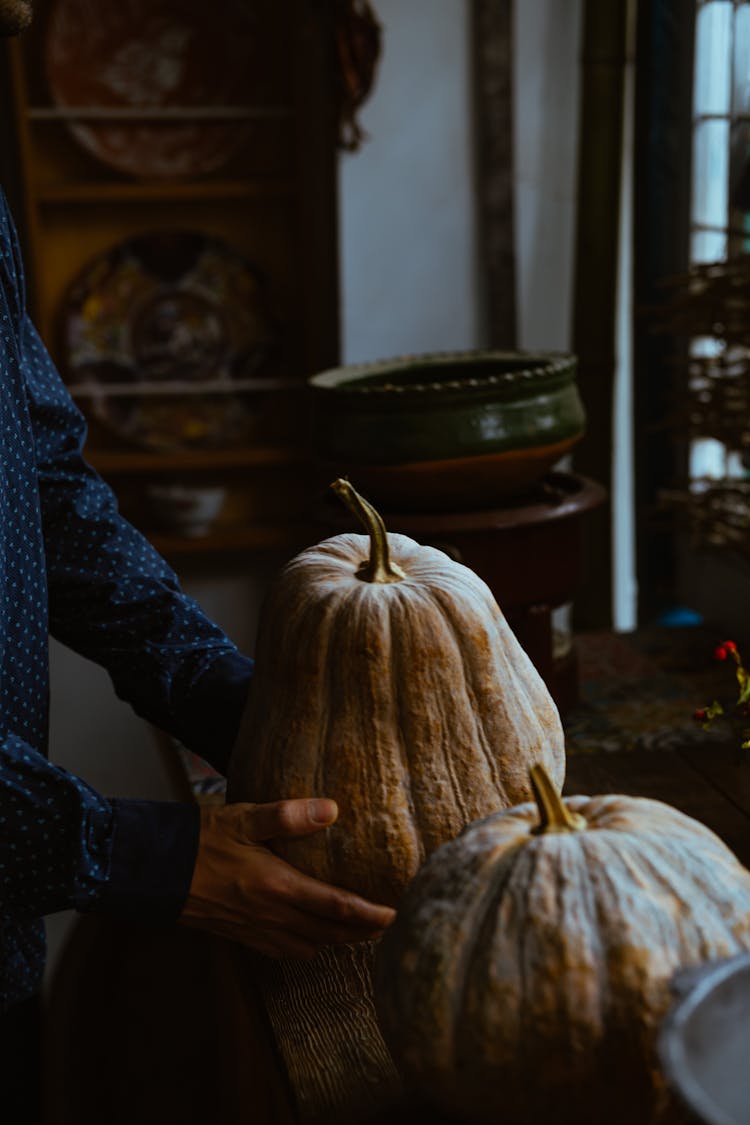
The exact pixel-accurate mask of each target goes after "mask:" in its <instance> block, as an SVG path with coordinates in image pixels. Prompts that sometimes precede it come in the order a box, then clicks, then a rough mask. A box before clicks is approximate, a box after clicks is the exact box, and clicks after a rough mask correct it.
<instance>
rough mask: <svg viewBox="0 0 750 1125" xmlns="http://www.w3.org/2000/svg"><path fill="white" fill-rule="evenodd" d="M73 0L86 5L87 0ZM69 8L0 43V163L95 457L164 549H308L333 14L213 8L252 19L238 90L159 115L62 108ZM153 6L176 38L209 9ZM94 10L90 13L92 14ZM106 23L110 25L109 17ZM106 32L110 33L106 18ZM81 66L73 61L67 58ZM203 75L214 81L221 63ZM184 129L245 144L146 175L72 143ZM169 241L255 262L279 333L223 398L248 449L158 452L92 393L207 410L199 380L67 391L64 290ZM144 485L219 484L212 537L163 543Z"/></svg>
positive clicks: (327, 340)
mask: <svg viewBox="0 0 750 1125" xmlns="http://www.w3.org/2000/svg"><path fill="white" fill-rule="evenodd" d="M81 4H83V6H84V7H85V0H79V3H78V6H79V7H80V6H81ZM63 5H68V6H70V7H71V11H72V13H73V15H75V8H76V3H75V2H74V0H37V2H36V5H35V21H34V25H33V27H32V28H31V29H30V30H29V31H28V32H26V33H25V35H24V36H23V37H22V38H21V39H19V40H14V41H11V42H8V43H6V44H4V45H3V46H4V53H3V60H2V62H3V70H2V76H1V77H2V87H3V94H4V104H5V105H6V106H9V107H10V108H11V109H12V113H6V114H4V120H3V124H2V134H3V135H2V137H1V138H0V139H1V140H2V148H3V152H2V158H0V159H1V162H2V165H3V167H2V173H3V179H4V185H5V188H6V192H7V194H8V196H9V199H10V202H11V206H12V208H13V210H14V213H15V216H16V220H17V223H18V226H19V228H20V232H21V237H22V243H23V247H24V254H25V261H26V270H27V275H28V278H27V281H28V294H29V304H30V307H31V311H32V315H33V316H34V319H35V321H36V323H37V326H38V328H39V330H40V332H41V334H42V336H43V339H44V341H45V343H46V344H47V347H48V348H49V350H50V352H51V354H52V356H53V358H54V359H55V361H56V363H57V365H58V367H59V369H60V371H61V373H62V374H63V377H64V378H65V379H66V381H68V382H69V384H70V385H71V393H72V394H73V396H74V397H75V398H76V400H77V401H78V403H79V405H80V406H81V408H82V409H83V411H84V412H85V413H86V414H87V416H88V419H89V441H88V445H87V454H88V456H89V459H90V460H91V462H92V463H93V464H94V465H95V466H96V467H97V468H98V469H99V470H100V472H101V473H102V475H104V476H105V477H106V478H107V479H108V480H109V481H110V482H111V483H112V484H113V486H114V488H115V490H116V491H117V492H118V495H119V497H120V500H121V504H122V507H123V510H125V511H126V512H127V514H128V515H130V517H131V518H132V519H133V521H134V522H136V523H137V524H138V525H139V526H141V527H142V529H143V530H144V531H145V532H146V533H147V534H148V535H149V536H150V537H151V538H152V540H153V541H154V542H155V543H156V544H157V546H158V547H159V548H160V549H162V550H163V551H164V553H166V554H167V555H168V556H175V558H176V559H177V558H179V557H183V556H184V557H187V556H198V555H207V554H212V553H214V554H215V553H216V552H218V553H220V554H223V553H227V552H231V551H236V550H241V551H247V550H252V549H253V548H254V547H258V548H262V547H267V546H274V545H281V546H284V545H287V544H289V545H291V546H296V543H297V540H298V539H300V540H302V541H304V539H305V535H304V532H302V531H301V528H300V524H303V523H304V521H305V520H306V512H307V510H308V501H309V492H310V488H311V485H310V472H309V465H308V460H307V451H306V442H307V395H306V392H305V378H306V376H307V375H309V374H311V373H313V372H314V371H317V370H321V369H323V368H325V367H327V366H330V365H334V364H335V363H336V362H337V359H338V286H337V249H336V168H335V161H336V125H337V123H336V104H335V56H334V52H335V39H334V19H333V4H332V3H329V2H326V0H247V2H246V3H245V4H244V6H242V5H239V6H238V8H237V9H235V6H234V3H231V4H227V5H226V7H224V6H223V4H220V5H216V6H215V7H216V9H217V11H219V12H220V13H221V15H220V16H216V17H215V22H216V23H217V24H218V21H219V19H222V18H223V19H225V21H226V22H225V23H224V24H223V25H220V27H222V28H223V34H225V35H226V36H228V37H231V36H232V35H233V28H232V17H231V12H232V11H233V10H236V11H239V9H240V8H242V10H243V11H244V12H245V13H247V11H248V10H249V12H250V13H251V18H252V20H253V34H252V39H251V41H249V43H248V51H247V65H246V67H243V80H242V91H241V96H240V97H239V98H235V99H234V100H233V102H232V104H226V105H225V104H216V101H215V100H214V101H212V102H211V103H210V104H198V103H196V101H195V98H194V97H192V96H188V97H187V98H186V99H185V101H186V102H189V103H190V104H174V100H172V101H170V103H169V104H156V105H155V104H153V99H152V100H151V102H149V99H148V98H144V99H141V100H140V101H139V99H137V98H135V99H131V100H130V101H128V100H127V99H125V101H124V102H123V103H122V104H115V105H113V104H111V103H110V104H101V103H100V104H72V102H74V101H75V98H73V99H71V98H70V97H67V98H65V99H63V100H61V99H60V97H59V92H58V95H57V96H56V93H55V85H56V84H55V82H54V80H51V69H52V68H53V65H54V62H53V61H51V52H50V39H51V37H52V36H54V35H55V34H58V35H59V27H58V23H56V21H59V13H60V9H61V6H63ZM139 7H141V5H139V4H138V3H136V4H130V5H124V6H122V9H123V11H125V10H126V9H129V10H130V19H131V21H132V19H133V15H134V14H136V15H137V10H138V9H139ZM152 7H154V8H156V9H160V8H161V9H162V17H163V21H164V20H166V21H167V24H168V20H169V14H170V12H171V13H173V16H172V18H173V19H175V20H178V21H181V26H183V28H184V26H187V25H189V23H190V19H191V18H192V17H191V14H190V13H191V12H193V11H194V12H195V13H200V12H201V10H205V9H206V5H205V3H203V2H202V0H201V2H199V0H195V2H192V0H185V3H184V5H182V6H180V5H177V6H175V5H174V4H171V5H170V4H169V3H162V4H159V3H156V4H154V5H152ZM147 8H148V6H147V5H146V6H144V11H146V9H147ZM93 10H94V11H99V12H100V13H101V9H98V8H97V6H96V5H94V9H93ZM115 10H116V9H114V8H113V9H112V10H111V11H112V12H114V11H115ZM175 12H177V13H179V14H178V15H176V16H175V15H174V13H175ZM95 18H96V19H97V20H99V19H100V18H101V17H100V15H97V16H96V17H95ZM107 18H112V19H114V16H113V15H111V13H108V14H107ZM196 18H198V17H197V15H196ZM200 18H205V12H204V14H203V16H201V17H200ZM126 22H127V21H126ZM97 26H98V25H97ZM112 26H113V29H114V30H113V31H112V34H117V26H118V25H117V22H116V20H115V23H114V24H113V25H112ZM85 30H86V29H85V27H83V26H82V27H81V48H80V49H81V54H82V58H81V66H82V67H83V68H85V66H86V59H85V52H86V50H87V49H90V45H89V47H88V48H87V44H86V40H85ZM126 34H129V35H132V39H133V41H132V43H127V44H125V43H124V42H123V50H124V48H125V47H126V46H127V48H128V50H129V51H130V55H129V56H128V60H129V61H128V65H129V66H131V67H133V68H137V66H138V65H139V61H138V60H139V58H140V56H139V55H138V51H139V35H141V34H142V31H141V29H139V27H138V26H137V24H136V25H135V26H131V27H130V28H128V27H127V26H126V25H123V31H122V35H123V36H125V35H126ZM226 45H227V46H229V45H230V40H227V44H226ZM142 47H143V43H142V42H141V43H140V49H142ZM117 48H118V43H117V41H116V40H115V41H114V43H113V49H114V50H117ZM75 49H76V47H75V42H74V43H73V52H75ZM123 57H125V56H123ZM235 61H236V51H235ZM74 62H75V60H74V56H73V55H71V54H70V52H69V54H68V56H67V62H66V65H68V66H69V67H71V66H73V65H74ZM58 65H59V60H58ZM213 65H214V66H215V67H216V68H217V69H216V78H217V82H218V80H219V78H220V77H221V61H220V55H218V54H217V55H216V57H215V58H214V60H213ZM82 73H83V72H82ZM64 77H67V78H70V75H68V76H64ZM79 77H80V76H79ZM209 77H210V76H209ZM52 78H54V75H52ZM75 79H76V75H75V74H73V76H72V79H71V81H69V82H68V86H69V87H70V88H72V89H75V87H76V81H75ZM58 85H59V83H58ZM82 88H83V89H85V84H83V86H82ZM186 88H187V89H188V90H189V89H190V87H189V86H188V87H186ZM187 125H190V126H191V127H193V128H194V129H197V130H198V131H200V130H203V131H206V130H209V131H210V130H211V129H219V128H223V129H227V128H229V129H234V130H235V132H236V133H237V134H238V135H239V136H240V141H239V143H238V144H237V145H236V146H235V148H234V149H233V151H232V152H231V155H229V156H228V157H227V158H226V159H225V160H223V161H222V162H221V163H220V166H217V167H216V168H214V169H211V170H208V171H203V170H198V171H197V172H196V173H195V174H188V175H178V176H176V175H163V174H158V175H154V174H149V169H148V167H144V168H143V170H142V174H139V173H140V171H141V170H140V169H138V170H137V171H135V172H128V171H122V170H120V169H119V168H118V167H116V166H113V165H112V163H111V162H109V161H107V160H106V159H102V157H101V153H100V152H99V151H97V146H96V144H94V145H93V147H92V145H91V144H89V143H86V142H85V137H84V141H83V142H82V140H81V133H80V130H81V129H88V130H93V131H94V133H93V135H94V136H95V137H96V136H100V137H101V136H106V130H114V129H117V130H121V131H124V134H123V135H125V136H126V137H127V136H128V132H127V131H128V130H130V135H131V136H132V138H133V142H134V144H138V143H142V142H143V138H144V136H145V135H146V134H148V132H149V130H151V131H153V136H154V137H158V136H159V135H160V134H159V132H158V131H159V130H162V132H163V135H165V136H167V135H168V133H169V130H176V129H180V128H184V127H185V126H187ZM97 130H98V131H99V132H98V133H97ZM102 130H103V131H104V133H102V132H101V131H102ZM144 130H145V133H144ZM164 131H166V132H164ZM91 135H92V134H91V133H89V137H90V136H91ZM136 165H137V161H136ZM179 231H191V232H198V233H199V234H201V235H203V236H206V237H207V238H209V239H219V240H222V242H223V243H225V244H226V245H228V246H230V247H232V248H233V249H234V250H236V251H238V252H239V253H240V254H241V255H243V256H244V257H246V258H247V259H248V260H249V261H250V262H251V263H252V264H253V266H254V267H257V270H258V272H259V275H260V276H261V277H262V279H263V283H264V286H265V293H266V297H267V300H268V305H269V308H270V310H271V314H272V317H273V320H274V323H275V325H276V326H277V339H276V346H275V347H274V349H273V351H272V353H271V355H270V357H269V358H268V360H267V361H266V362H264V364H263V365H261V367H260V368H259V369H258V370H257V372H254V373H253V375H252V377H251V378H247V379H244V380H243V379H241V380H239V381H238V383H237V385H236V387H235V386H233V387H231V388H229V391H230V393H231V394H233V395H240V396H242V400H243V404H244V406H245V408H246V413H247V416H248V419H249V422H248V427H247V434H246V435H245V436H243V439H242V440H241V441H239V442H234V441H229V442H228V443H227V442H222V443H220V445H218V446H217V445H216V444H213V445H212V444H210V443H209V444H206V445H201V444H200V443H197V444H191V443H190V442H189V441H186V442H185V443H184V445H178V446H177V447H175V448H170V449H153V448H149V447H148V445H147V444H145V445H144V444H143V443H141V442H139V441H138V440H132V438H131V437H129V436H127V435H125V436H124V435H123V433H121V432H119V431H118V428H117V426H114V427H113V426H112V425H110V424H108V422H107V420H106V415H107V411H104V415H105V420H104V421H103V420H102V410H101V402H102V395H105V400H106V402H108V403H109V402H111V401H112V399H113V398H114V397H116V396H117V395H122V396H123V397H125V398H127V399H128V400H129V401H132V397H133V395H138V394H139V393H140V390H141V389H142V391H143V394H152V395H153V394H154V392H156V393H157V394H158V395H159V398H160V402H162V405H163V407H164V409H165V410H169V409H170V406H169V403H170V395H171V396H172V401H173V402H174V405H175V408H177V406H178V404H180V405H181V406H182V407H184V405H185V402H186V399H185V396H186V395H188V394H196V393H198V392H200V394H201V395H202V396H205V395H206V394H207V395H208V396H209V397H208V398H205V397H203V398H202V399H201V401H209V400H210V396H211V395H213V394H225V393H227V388H226V387H222V388H219V387H218V384H216V387H215V389H213V390H212V387H211V384H210V383H209V382H208V381H206V383H205V384H200V379H198V385H197V390H196V386H193V387H191V386H187V385H183V384H181V383H180V381H179V380H178V381H177V382H176V383H175V384H174V385H168V384H166V383H165V384H163V385H160V386H158V387H154V385H153V384H152V385H147V380H146V379H144V380H140V379H138V378H137V377H136V378H135V379H134V381H133V382H132V387H131V385H130V384H127V385H125V386H123V385H121V383H119V384H118V382H117V381H116V380H115V383H114V385H112V386H111V388H109V389H108V388H107V387H102V386H95V387H94V388H93V390H92V387H91V386H90V385H89V386H82V385H80V384H79V383H77V382H76V380H75V378H74V377H73V373H72V372H71V371H70V370H69V369H68V364H67V358H66V357H67V354H68V352H67V349H66V347H65V346H64V341H63V335H62V327H63V322H64V317H65V309H66V301H67V300H68V295H69V294H70V291H71V286H73V285H74V283H75V281H76V279H77V278H79V277H80V276H81V272H82V271H84V270H85V269H86V268H87V267H88V266H89V265H90V263H92V262H93V261H94V260H95V259H97V257H98V256H101V255H105V254H107V253H108V252H110V251H111V250H112V248H113V247H116V246H118V245H120V244H122V243H123V242H124V241H125V240H127V239H130V238H133V237H135V236H141V235H144V234H146V235H148V234H150V233H153V232H179ZM193 378H194V376H193ZM94 396H99V397H98V398H95V397H94ZM196 401H197V400H196ZM96 403H98V404H99V408H98V409H95V404H96ZM154 482H166V483H176V484H180V485H184V486H185V487H188V488H193V487H196V486H198V487H202V486H203V485H217V484H218V485H220V486H221V487H223V488H225V490H226V501H225V503H224V507H223V509H222V511H221V513H220V515H219V516H218V517H217V520H216V522H215V524H214V525H213V527H212V530H211V532H210V533H209V534H207V535H202V536H200V537H194V538H190V537H187V536H184V535H181V534H166V533H165V528H164V526H163V525H162V526H160V523H159V520H158V518H155V517H154V514H153V511H151V510H150V508H149V505H148V504H147V503H146V494H147V492H148V490H149V488H150V487H151V486H152V485H153V484H154Z"/></svg>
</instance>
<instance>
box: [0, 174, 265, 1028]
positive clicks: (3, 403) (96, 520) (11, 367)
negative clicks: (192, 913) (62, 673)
mask: <svg viewBox="0 0 750 1125" xmlns="http://www.w3.org/2000/svg"><path fill="white" fill-rule="evenodd" d="M85 436H86V428H85V423H84V420H83V418H82V416H81V414H80V412H79V411H78V409H77V408H76V406H75V405H74V403H73V402H72V401H71V399H70V397H69V395H68V393H67V391H66V389H65V387H64V385H63V382H62V380H61V379H60V376H59V375H58V373H57V371H56V370H55V367H54V365H53V363H52V361H51V360H50V358H49V356H48V354H47V352H46V351H45V349H44V346H43V345H42V343H41V341H40V339H39V337H38V335H37V333H36V331H35V329H34V327H33V325H32V323H31V321H30V320H29V317H28V315H27V313H26V310H25V300H24V281H23V270H22V266H21V259H20V254H19V249H18V241H17V237H16V233H15V229H14V227H13V222H12V219H11V217H10V214H9V212H8V208H7V204H6V202H5V198H4V197H3V196H2V193H0V443H1V444H0V1009H4V1008H7V1007H8V1006H9V1005H10V1004H12V1003H13V1002H15V1001H17V1000H19V999H22V998H24V997H26V996H29V995H31V994H33V993H34V992H35V991H36V990H37V989H38V988H39V984H40V980H41V976H42V972H43V967H44V928H43V922H42V919H43V916H44V915H45V914H49V913H52V912H54V911H58V910H64V909H69V908H75V909H77V910H81V911H91V910H93V911H99V912H103V913H107V914H110V915H115V916H121V917H126V918H127V917H130V918H138V919H142V920H148V919H150V920H153V921H154V922H156V923H162V922H170V921H172V920H174V919H175V918H176V916H177V915H178V913H179V911H180V909H181V906H182V904H183V902H184V899H185V896H186V895H187V891H188V888H189V885H190V878H191V875H192V871H193V866H194V863H195V854H196V849H197V843H198V824H199V816H198V808H197V806H192V805H187V804H181V803H179V802H169V801H139V800H119V799H118V800H107V799H106V798H105V797H103V796H102V795H100V794H99V793H97V792H96V791H95V790H94V789H92V788H91V787H90V786H89V785H87V784H86V782H85V781H83V780H82V779H81V778H79V777H75V776H74V775H73V774H71V773H69V772H67V771H66V770H64V769H61V768H59V767H58V766H55V765H53V764H52V763H51V762H49V761H48V759H47V738H48V696H49V673H48V637H49V635H50V634H51V635H53V636H54V637H56V638H57V639H58V640H60V641H61V642H62V643H63V644H65V645H68V646H69V647H70V648H72V649H74V650H75V651H76V652H79V653H81V654H82V655H84V656H86V657H88V658H90V659H91V660H94V661H96V662H97V663H98V664H101V665H103V666H104V667H105V668H106V669H107V670H108V672H109V674H110V676H111V677H112V681H113V684H114V687H115V691H116V692H117V694H118V695H119V696H120V697H121V698H122V699H125V700H127V701H128V702H129V703H130V704H131V705H132V706H133V708H134V709H135V711H136V712H137V713H138V714H139V715H141V716H143V717H144V718H145V719H147V720H148V721H149V722H151V723H153V724H155V725H156V726H159V727H161V728H162V729H164V730H166V731H168V732H169V733H171V734H172V735H174V736H175V737H176V738H178V739H179V740H180V741H181V742H183V743H184V745H185V746H187V747H188V748H190V749H191V750H194V751H195V752H196V753H198V754H200V755H202V756H203V757H204V758H205V759H206V760H207V761H209V762H210V763H211V764H212V765H213V766H215V767H216V768H217V769H219V770H221V771H222V772H223V771H224V770H225V769H226V764H227V760H228V757H229V753H230V749H231V746H232V742H233V739H234V736H235V733H236V730H237V727H238V725H239V720H240V715H241V712H242V708H243V705H244V700H245V697H246V694H247V689H248V685H249V681H250V675H251V671H252V662H251V661H250V660H249V659H248V658H247V657H246V656H243V655H242V654H241V653H240V652H238V650H237V649H236V647H235V646H234V645H233V644H232V643H231V641H230V640H229V639H228V638H227V637H226V636H225V634H224V633H223V632H222V631H221V629H219V627H218V626H217V625H215V624H214V623H213V622H211V621H210V620H208V618H207V617H206V616H205V615H204V614H203V612H202V611H201V610H200V608H199V607H198V605H196V603H195V602H194V601H192V600H191V599H189V598H188V597H187V596H186V595H185V594H183V593H182V591H181V590H180V586H179V583H178V581H177V578H176V576H175V575H174V573H173V572H172V571H171V570H170V568H169V567H168V566H167V565H166V564H165V562H164V561H163V560H162V559H161V558H160V556H159V555H158V554H156V552H155V551H154V550H153V549H152V547H151V546H150V545H149V543H148V542H147V541H146V540H145V539H144V538H143V536H141V535H140V534H139V532H137V531H136V530H135V529H134V528H133V527H132V526H131V525H130V524H129V523H127V522H126V521H125V520H124V519H123V518H122V517H121V516H120V514H119V513H118V510H117V503H116V500H115V497H114V495H113V493H112V492H111V490H110V489H109V487H108V486H107V485H106V484H105V483H104V482H103V481H102V480H101V478H100V477H99V476H98V475H97V474H96V473H95V472H94V471H93V470H92V469H91V468H90V467H89V466H88V465H87V464H86V462H85V461H84V459H83V457H82V452H81V451H82V447H83V443H84V440H85ZM85 705H86V701H85V699H81V706H82V707H85ZM102 753H106V747H102Z"/></svg>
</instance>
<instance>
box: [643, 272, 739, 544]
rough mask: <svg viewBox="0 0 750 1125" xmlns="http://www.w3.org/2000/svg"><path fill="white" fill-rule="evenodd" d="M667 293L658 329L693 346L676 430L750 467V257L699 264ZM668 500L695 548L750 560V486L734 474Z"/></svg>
mask: <svg viewBox="0 0 750 1125" xmlns="http://www.w3.org/2000/svg"><path fill="white" fill-rule="evenodd" d="M663 290H664V293H665V299H664V301H663V302H662V303H661V304H660V305H659V306H658V307H656V308H653V309H650V310H649V313H650V322H651V327H652V330H653V331H654V332H656V333H658V334H661V335H669V336H673V337H685V338H687V339H688V340H690V341H691V345H690V346H689V347H687V348H686V349H685V351H684V353H683V355H682V357H679V358H675V359H674V360H673V362H672V365H671V366H672V367H673V369H674V370H675V371H676V372H677V373H678V375H679V380H678V385H680V386H681V387H682V388H684V390H683V391H682V394H681V401H680V402H679V404H676V408H675V410H674V413H673V415H672V416H671V418H670V419H669V424H670V425H671V427H672V428H673V429H675V430H679V432H681V433H682V435H683V436H684V437H685V438H687V439H689V440H695V439H696V438H701V437H704V438H713V439H714V440H716V441H718V442H720V443H721V444H722V445H723V446H724V448H725V449H726V451H727V453H728V454H732V453H734V454H739V463H740V464H744V465H748V466H750V255H742V256H740V257H737V258H732V259H731V260H729V261H726V262H709V263H704V264H701V265H696V266H694V267H692V268H691V269H690V271H689V272H688V273H686V274H683V275H681V276H679V277H674V278H670V279H668V280H667V281H666V282H665V283H664V285H663ZM699 342H700V343H699ZM736 461H737V459H735V463H736ZM661 499H662V501H663V502H664V503H665V504H666V505H668V506H671V507H672V508H673V509H676V510H678V511H679V513H680V514H681V515H682V516H683V517H686V518H687V525H688V529H689V533H690V539H691V542H692V544H693V546H694V547H709V548H712V549H722V550H729V551H731V552H732V553H735V554H740V555H742V556H743V557H746V558H748V559H750V480H745V479H743V478H742V477H741V476H740V477H739V478H738V477H736V476H731V475H729V473H728V471H727V475H725V476H724V477H723V478H722V479H719V480H713V479H712V480H708V479H702V480H696V479H693V480H691V481H689V482H688V483H687V484H686V486H685V487H684V488H680V489H676V490H670V491H665V492H663V493H662V494H661Z"/></svg>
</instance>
